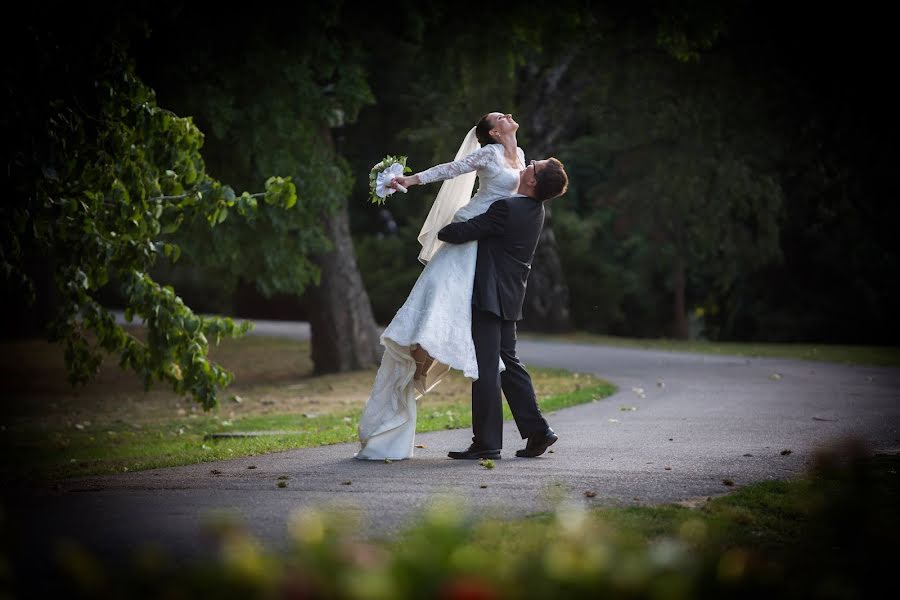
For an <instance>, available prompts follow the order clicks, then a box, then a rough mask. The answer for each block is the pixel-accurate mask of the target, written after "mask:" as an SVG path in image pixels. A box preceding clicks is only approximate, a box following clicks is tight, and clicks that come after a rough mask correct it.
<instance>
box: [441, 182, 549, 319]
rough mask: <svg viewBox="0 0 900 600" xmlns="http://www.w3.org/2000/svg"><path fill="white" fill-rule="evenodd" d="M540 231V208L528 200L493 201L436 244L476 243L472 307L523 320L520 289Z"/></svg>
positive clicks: (454, 225) (450, 228) (449, 228)
mask: <svg viewBox="0 0 900 600" xmlns="http://www.w3.org/2000/svg"><path fill="white" fill-rule="evenodd" d="M543 226H544V204H543V202H540V201H538V200H535V199H534V198H529V197H528V196H513V197H511V198H505V199H502V200H496V201H494V203H493V204H491V206H490V208H488V209H487V212H485V213H483V214H481V215H478V216H477V217H474V218H472V219H469V220H468V221H463V222H461V223H451V224H450V225H447V226H446V227H444V228H443V229H441V230H440V231H439V232H438V239H439V240H441V241H444V242H450V243H451V244H462V243H464V242H470V241H472V240H478V259H477V262H476V264H475V287H474V289H473V291H472V305H473V306H474V307H475V308H478V309H480V310H483V311H487V312H491V313H494V314H495V315H497V316H498V317H500V318H501V319H504V320H508V321H518V320H520V319H521V318H522V303H523V302H524V300H525V286H526V285H527V283H528V274H529V273H530V272H531V261H532V260H533V259H534V251H535V249H536V248H537V243H538V238H539V237H540V235H541V228H542V227H543Z"/></svg>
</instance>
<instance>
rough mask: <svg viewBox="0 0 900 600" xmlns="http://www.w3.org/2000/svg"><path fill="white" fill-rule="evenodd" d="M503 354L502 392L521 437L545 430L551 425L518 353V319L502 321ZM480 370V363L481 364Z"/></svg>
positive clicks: (501, 339)
mask: <svg viewBox="0 0 900 600" xmlns="http://www.w3.org/2000/svg"><path fill="white" fill-rule="evenodd" d="M500 357H501V358H502V359H503V364H505V365H506V370H505V371H503V373H501V374H500V381H501V383H502V385H503V394H504V395H505V396H506V401H507V402H508V403H509V409H510V410H511V411H512V414H513V417H514V418H515V420H516V427H518V428H519V435H521V436H522V439H525V438H528V437H531V436H534V435H538V434H542V433H544V432H546V431H547V430H548V429H549V428H550V425H548V424H547V420H546V419H545V418H544V416H543V415H542V414H541V409H540V408H538V405H537V397H536V396H535V393H534V385H533V384H532V383H531V376H530V375H529V374H528V371H526V370H525V366H524V365H523V364H522V363H521V362H519V357H518V356H516V322H515V321H502V323H501V326H500ZM478 369H479V373H480V370H481V364H480V363H479V365H478Z"/></svg>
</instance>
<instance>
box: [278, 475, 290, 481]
mask: <svg viewBox="0 0 900 600" xmlns="http://www.w3.org/2000/svg"><path fill="white" fill-rule="evenodd" d="M278 479H280V480H283V479H290V477H289V476H288V475H279V476H278Z"/></svg>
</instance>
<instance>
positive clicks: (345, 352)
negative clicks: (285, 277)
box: [303, 203, 381, 374]
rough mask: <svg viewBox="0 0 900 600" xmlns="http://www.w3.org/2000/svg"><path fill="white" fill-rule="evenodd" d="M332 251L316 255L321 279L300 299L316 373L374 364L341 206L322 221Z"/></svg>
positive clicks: (371, 330)
mask: <svg viewBox="0 0 900 600" xmlns="http://www.w3.org/2000/svg"><path fill="white" fill-rule="evenodd" d="M325 229H326V231H327V232H328V237H329V238H331V241H332V243H333V244H334V249H333V250H332V251H331V252H328V253H327V254H322V255H320V256H317V257H316V259H315V262H316V264H317V265H318V266H319V268H321V269H322V280H321V282H320V284H319V285H318V286H311V287H309V288H308V289H307V291H306V293H305V294H304V295H303V302H304V304H305V308H306V313H307V315H308V318H309V324H310V330H311V334H312V360H313V365H314V367H315V372H316V373H317V374H322V373H339V372H343V371H353V370H358V369H367V368H370V367H374V366H377V365H378V363H379V361H380V360H381V346H380V344H379V341H378V337H379V333H378V329H377V326H376V324H375V318H374V317H373V316H372V306H371V304H370V303H369V295H368V294H367V293H366V290H365V288H364V287H363V283H362V277H360V274H359V268H358V267H357V266H356V255H355V254H354V251H353V240H352V239H351V238H350V224H349V218H348V215H347V206H346V203H344V204H342V205H341V208H340V210H338V212H336V213H335V214H333V215H331V216H330V217H328V219H327V220H326V223H325Z"/></svg>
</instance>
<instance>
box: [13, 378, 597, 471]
mask: <svg viewBox="0 0 900 600" xmlns="http://www.w3.org/2000/svg"><path fill="white" fill-rule="evenodd" d="M532 375H533V376H534V379H535V383H536V385H540V386H541V388H543V391H544V393H543V394H542V395H541V398H542V399H541V400H540V405H541V407H542V409H543V411H544V412H545V413H547V412H552V411H554V410H558V409H560V408H565V407H567V406H573V405H575V404H582V403H586V402H591V401H593V400H597V399H600V398H604V397H606V396H609V395H611V394H612V393H614V392H615V386H613V385H611V384H609V383H607V382H605V381H603V380H600V379H597V378H595V377H593V376H590V375H580V374H572V373H569V372H567V371H563V370H560V369H532ZM366 377H370V375H369V374H366ZM444 385H445V384H444V383H442V384H441V386H444ZM441 386H438V387H441ZM446 387H447V388H448V390H447V391H446V392H445V394H444V396H436V397H437V398H438V399H437V400H432V399H431V398H430V397H429V396H426V397H425V398H424V399H423V400H420V403H419V406H420V408H419V411H420V413H419V419H418V423H417V431H418V432H427V431H437V430H441V429H454V428H466V427H470V426H471V406H470V400H469V397H468V396H466V395H465V394H464V393H463V392H462V391H460V390H459V389H456V388H457V387H458V385H456V384H454V383H453V382H450V383H448V384H447V385H446ZM554 391H556V392H557V393H553V392H554ZM548 392H549V393H548ZM357 404H359V405H360V406H359V408H355V409H352V410H337V411H336V412H333V413H320V414H315V415H312V416H304V414H303V413H299V414H298V413H280V414H246V415H239V416H237V417H235V418H223V417H222V416H220V414H209V413H199V414H198V413H191V414H190V415H188V416H187V417H186V418H169V419H159V418H156V419H154V420H152V421H149V422H143V423H137V422H134V423H130V422H129V420H128V419H117V420H116V421H114V422H109V421H106V422H104V423H97V424H95V423H93V422H92V421H91V420H88V419H85V420H83V421H82V422H80V423H76V424H75V426H72V427H69V426H65V427H59V428H56V429H54V430H46V428H45V426H44V424H43V423H42V422H41V421H38V422H30V423H28V424H26V425H24V426H22V427H17V428H15V429H12V430H9V431H7V432H6V436H7V437H6V440H5V443H6V445H7V448H6V450H5V452H6V454H7V456H8V457H10V458H11V459H12V460H11V461H9V463H8V464H15V465H16V473H15V475H16V476H19V477H23V476H24V477H27V478H38V479H41V478H50V479H56V478H62V477H72V476H80V475H92V474H107V473H118V472H126V471H138V470H146V469H154V468H159V467H171V466H178V465H185V464H193V463H200V462H210V461H217V460H225V459H232V458H237V457H242V456H253V455H258V454H265V453H269V452H278V451H283V450H291V449H296V448H309V447H314V446H322V445H326V444H336V443H343V442H355V441H357V439H358V438H357V431H356V427H357V424H358V422H359V416H360V411H361V403H357ZM505 412H506V418H511V415H510V414H509V410H508V408H506V409H505ZM85 423H86V424H85ZM240 431H285V432H290V434H289V435H265V436H259V437H247V438H218V439H212V438H210V437H209V435H210V434H213V433H222V432H240Z"/></svg>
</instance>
